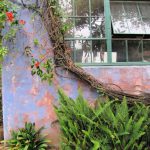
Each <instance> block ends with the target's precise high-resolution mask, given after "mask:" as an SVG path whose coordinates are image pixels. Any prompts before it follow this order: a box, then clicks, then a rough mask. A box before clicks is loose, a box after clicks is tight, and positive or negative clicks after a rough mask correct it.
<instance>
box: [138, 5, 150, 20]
mask: <svg viewBox="0 0 150 150" xmlns="http://www.w3.org/2000/svg"><path fill="white" fill-rule="evenodd" d="M139 8H140V11H141V14H142V16H143V17H146V18H149V17H150V3H139Z"/></svg>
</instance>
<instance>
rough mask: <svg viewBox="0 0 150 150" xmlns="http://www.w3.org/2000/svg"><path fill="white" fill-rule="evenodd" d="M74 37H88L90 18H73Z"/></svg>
mask: <svg viewBox="0 0 150 150" xmlns="http://www.w3.org/2000/svg"><path fill="white" fill-rule="evenodd" d="M74 31H75V37H78V38H81V37H82V38H83V37H84V38H88V37H90V19H89V18H87V17H80V18H75V30H74Z"/></svg>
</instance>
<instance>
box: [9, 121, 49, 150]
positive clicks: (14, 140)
mask: <svg viewBox="0 0 150 150" xmlns="http://www.w3.org/2000/svg"><path fill="white" fill-rule="evenodd" d="M43 129H44V128H43V127H41V128H40V129H38V130H36V129H35V124H34V123H25V127H24V128H20V129H19V130H18V131H12V132H11V139H10V140H7V141H6V144H7V147H8V150H46V149H47V148H48V142H49V141H48V140H46V138H45V137H43V136H41V131H42V130H43Z"/></svg>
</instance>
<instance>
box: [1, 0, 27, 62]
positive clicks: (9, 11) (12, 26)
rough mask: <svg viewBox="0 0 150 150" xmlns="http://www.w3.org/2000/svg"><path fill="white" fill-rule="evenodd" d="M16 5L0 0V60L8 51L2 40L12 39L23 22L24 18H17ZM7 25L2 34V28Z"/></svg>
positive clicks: (6, 0)
mask: <svg viewBox="0 0 150 150" xmlns="http://www.w3.org/2000/svg"><path fill="white" fill-rule="evenodd" d="M17 9H18V8H17V6H16V5H14V4H13V3H11V2H10V1H8V0H1V1H0V61H2V60H3V58H4V57H5V56H6V54H7V53H8V48H7V47H4V46H3V44H2V43H3V40H13V39H14V38H15V36H16V33H17V31H18V30H19V29H20V28H21V27H22V26H23V25H24V24H25V21H24V20H18V19H17ZM5 26H7V27H8V29H7V32H6V33H5V34H4V35H3V34H2V30H3V29H4V27H5Z"/></svg>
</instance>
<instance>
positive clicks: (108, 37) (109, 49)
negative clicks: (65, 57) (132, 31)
mask: <svg viewBox="0 0 150 150" xmlns="http://www.w3.org/2000/svg"><path fill="white" fill-rule="evenodd" d="M90 2H91V0H89V5H90ZM90 11H91V10H90ZM73 12H74V11H73ZM104 16H105V38H92V37H91V38H88V40H106V45H107V63H76V64H78V65H81V66H145V65H150V62H143V56H142V61H137V62H129V61H128V55H127V54H128V44H127V43H128V41H129V40H130V39H128V38H126V39H124V40H125V43H126V60H127V62H115V63H113V62H112V40H117V39H112V22H111V10H110V0H104ZM74 17H76V16H75V14H73V16H72V18H74ZM78 17H80V16H78ZM70 18H71V17H70ZM90 18H91V16H90ZM65 40H67V41H71V40H87V38H77V37H76V38H75V37H73V38H65ZM120 40H121V39H120ZM137 40H140V41H141V45H142V54H143V42H144V40H142V39H137ZM148 40H150V39H148ZM73 52H74V53H76V51H75V50H74V51H73ZM74 56H76V55H74Z"/></svg>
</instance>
